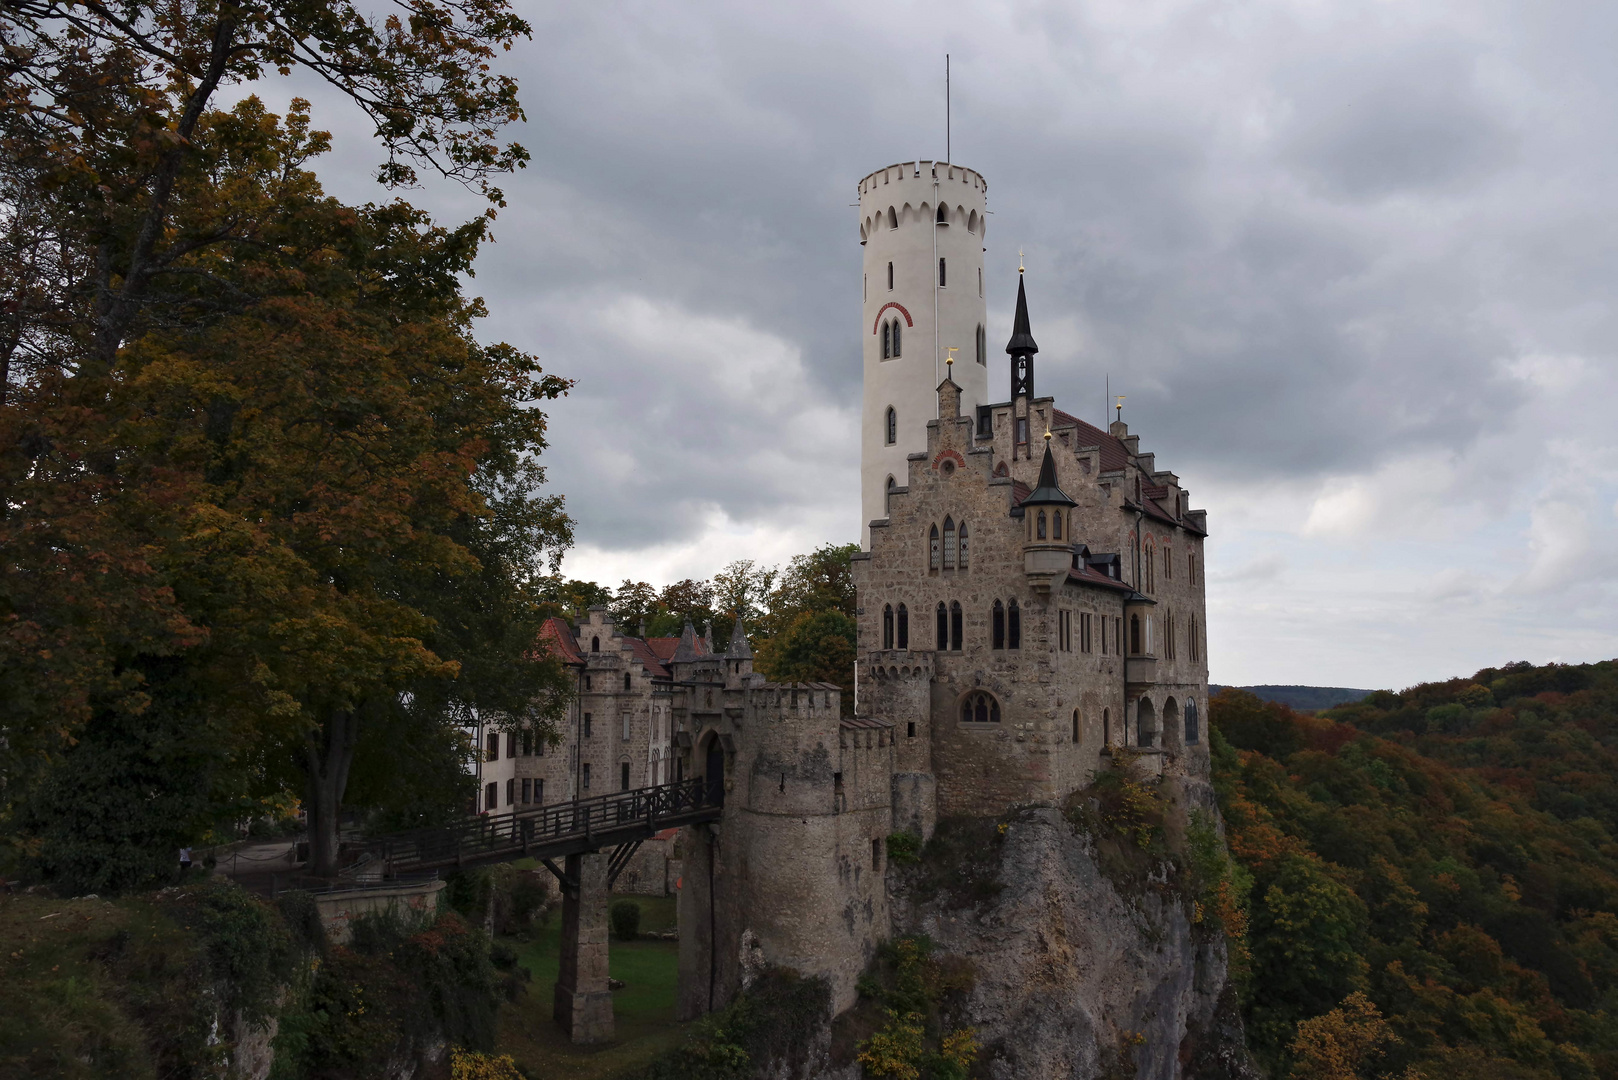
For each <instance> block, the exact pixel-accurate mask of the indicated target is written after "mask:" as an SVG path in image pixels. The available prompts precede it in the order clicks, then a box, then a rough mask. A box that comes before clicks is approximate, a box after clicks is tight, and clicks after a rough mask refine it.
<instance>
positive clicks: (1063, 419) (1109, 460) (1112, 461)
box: [1052, 409, 1129, 472]
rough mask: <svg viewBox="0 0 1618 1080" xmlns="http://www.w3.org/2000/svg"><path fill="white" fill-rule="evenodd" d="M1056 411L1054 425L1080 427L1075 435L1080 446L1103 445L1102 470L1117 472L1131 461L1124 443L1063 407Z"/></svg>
mask: <svg viewBox="0 0 1618 1080" xmlns="http://www.w3.org/2000/svg"><path fill="white" fill-rule="evenodd" d="M1054 411H1055V413H1056V423H1055V424H1054V425H1052V426H1053V427H1056V426H1059V427H1075V428H1077V429H1078V433H1077V435H1076V436H1075V437H1076V438H1077V439H1078V444H1079V445H1080V446H1100V447H1101V471H1102V472H1117V471H1118V470H1119V469H1122V468H1123V467H1124V466H1125V465H1127V464H1128V463H1129V451H1127V450H1125V449H1124V444H1123V443H1121V442H1119V441H1118V440H1117V439H1115V438H1113V437H1112V436H1111V435H1109V434H1107V433H1106V432H1105V431H1102V430H1101V429H1100V428H1098V427H1096V426H1095V425H1093V424H1086V423H1085V422H1084V421H1083V420H1080V419H1079V418H1078V417H1077V416H1073V415H1071V414H1069V413H1065V412H1063V411H1062V410H1061V409H1056V410H1054Z"/></svg>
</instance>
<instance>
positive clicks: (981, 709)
mask: <svg viewBox="0 0 1618 1080" xmlns="http://www.w3.org/2000/svg"><path fill="white" fill-rule="evenodd" d="M999 722H1000V702H998V701H996V700H995V698H994V695H993V694H987V693H984V692H983V691H982V690H978V691H974V692H973V693H970V694H968V695H966V696H965V697H964V698H962V699H961V723H963V724H998V723H999Z"/></svg>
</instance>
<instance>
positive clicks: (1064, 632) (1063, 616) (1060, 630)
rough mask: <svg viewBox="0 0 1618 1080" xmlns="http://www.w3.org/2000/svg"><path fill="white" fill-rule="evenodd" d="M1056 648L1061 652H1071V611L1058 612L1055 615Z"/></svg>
mask: <svg viewBox="0 0 1618 1080" xmlns="http://www.w3.org/2000/svg"><path fill="white" fill-rule="evenodd" d="M1056 647H1057V649H1059V650H1060V651H1062V652H1072V651H1073V613H1072V612H1071V611H1058V612H1057V613H1056Z"/></svg>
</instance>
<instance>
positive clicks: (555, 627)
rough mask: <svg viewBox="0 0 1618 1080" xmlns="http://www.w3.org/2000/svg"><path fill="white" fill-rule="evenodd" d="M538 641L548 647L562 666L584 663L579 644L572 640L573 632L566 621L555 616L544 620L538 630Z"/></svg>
mask: <svg viewBox="0 0 1618 1080" xmlns="http://www.w3.org/2000/svg"><path fill="white" fill-rule="evenodd" d="M539 640H541V641H543V642H545V643H546V644H547V645H549V646H550V649H551V651H552V652H554V653H555V654H556V655H557V656H559V657H561V658H562V662H563V663H564V664H582V663H584V657H583V656H582V655H581V654H580V653H579V643H578V642H577V641H576V640H574V638H573V630H572V628H571V627H569V626H568V625H567V620H566V619H559V618H557V617H556V616H555V615H552V616H551V617H550V618H548V619H546V620H545V623H544V625H542V626H541V627H540V628H539Z"/></svg>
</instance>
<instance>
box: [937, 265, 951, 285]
mask: <svg viewBox="0 0 1618 1080" xmlns="http://www.w3.org/2000/svg"><path fill="white" fill-rule="evenodd" d="M947 284H949V282H948V281H946V280H945V277H944V260H943V259H939V260H938V287H939V288H940V289H942V288H943V287H944V286H945V285H947Z"/></svg>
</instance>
